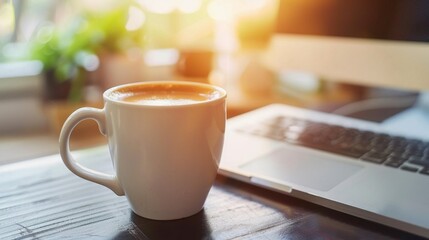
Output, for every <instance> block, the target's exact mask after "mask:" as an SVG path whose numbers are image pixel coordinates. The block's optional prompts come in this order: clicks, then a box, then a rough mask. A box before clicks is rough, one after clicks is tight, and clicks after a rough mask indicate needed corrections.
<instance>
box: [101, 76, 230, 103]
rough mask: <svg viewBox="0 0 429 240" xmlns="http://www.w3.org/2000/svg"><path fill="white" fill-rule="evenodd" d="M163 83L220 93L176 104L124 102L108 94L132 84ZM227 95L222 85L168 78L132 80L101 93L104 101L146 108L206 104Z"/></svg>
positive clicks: (222, 98)
mask: <svg viewBox="0 0 429 240" xmlns="http://www.w3.org/2000/svg"><path fill="white" fill-rule="evenodd" d="M154 84H156V85H164V84H175V85H185V86H197V87H203V88H211V89H213V90H214V91H217V92H219V93H220V95H219V96H216V97H215V98H213V99H207V100H204V101H196V102H191V103H185V104H178V105H149V104H141V103H135V102H126V101H122V100H118V99H114V98H113V97H111V96H110V94H111V93H112V92H114V91H117V90H119V89H122V88H126V87H133V86H139V85H154ZM226 97H227V93H226V90H225V89H223V88H222V87H219V86H216V85H212V84H208V83H199V82H188V81H180V80H169V81H144V82H143V81H142V82H134V83H126V84H121V85H117V86H114V87H111V88H109V89H107V90H106V91H104V93H103V99H104V102H105V103H107V102H111V103H115V104H119V105H126V106H136V107H148V108H172V107H173V108H178V107H189V106H196V105H206V104H210V103H214V102H218V101H221V100H224V99H225V98H226Z"/></svg>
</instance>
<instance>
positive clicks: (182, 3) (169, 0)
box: [137, 0, 202, 14]
mask: <svg viewBox="0 0 429 240" xmlns="http://www.w3.org/2000/svg"><path fill="white" fill-rule="evenodd" d="M137 2H139V3H140V4H141V5H142V6H143V7H144V8H145V9H146V10H148V11H149V12H153V13H159V14H168V13H171V12H173V11H175V10H178V11H180V12H183V13H193V12H196V11H198V10H199V9H200V7H201V5H202V0H156V1H154V0H137Z"/></svg>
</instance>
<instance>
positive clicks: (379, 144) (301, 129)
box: [240, 116, 429, 176]
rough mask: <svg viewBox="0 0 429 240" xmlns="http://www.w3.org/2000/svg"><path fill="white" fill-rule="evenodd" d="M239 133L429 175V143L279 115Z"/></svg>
mask: <svg viewBox="0 0 429 240" xmlns="http://www.w3.org/2000/svg"><path fill="white" fill-rule="evenodd" d="M240 131H241V132H246V133H249V134H253V135H257V136H262V137H267V138H270V139H274V140H278V141H283V142H287V143H289V144H295V145H300V146H303V147H309V148H313V149H317V150H322V151H326V152H330V153H335V154H340V155H344V156H347V157H351V158H354V159H356V160H361V161H367V162H371V163H374V164H380V165H384V166H386V167H392V168H398V169H402V170H405V171H409V172H414V173H420V174H422V175H426V176H429V142H426V141H422V140H418V139H410V138H405V137H400V136H392V135H388V134H384V133H376V132H372V131H364V130H359V129H355V128H348V127H343V126H339V125H333V124H327V123H321V122H316V121H310V120H305V119H299V118H295V117H286V116H278V117H275V118H272V119H268V120H266V121H264V122H263V123H262V124H260V123H259V124H257V125H253V126H250V127H249V126H247V127H246V128H242V129H240Z"/></svg>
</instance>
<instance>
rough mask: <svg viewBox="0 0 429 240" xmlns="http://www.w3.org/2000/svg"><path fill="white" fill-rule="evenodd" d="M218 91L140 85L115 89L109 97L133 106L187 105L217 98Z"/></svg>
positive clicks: (178, 86)
mask: <svg viewBox="0 0 429 240" xmlns="http://www.w3.org/2000/svg"><path fill="white" fill-rule="evenodd" d="M221 95H222V93H221V92H219V91H218V90H216V89H214V88H211V87H205V86H194V85H182V84H174V83H173V84H141V85H135V86H128V87H124V88H120V89H117V90H115V91H113V92H111V93H110V95H109V97H111V98H113V99H115V100H117V101H123V102H128V103H134V104H141V105H150V106H173V105H188V104H194V103H198V102H205V101H209V100H213V99H216V98H219V97H220V96H221Z"/></svg>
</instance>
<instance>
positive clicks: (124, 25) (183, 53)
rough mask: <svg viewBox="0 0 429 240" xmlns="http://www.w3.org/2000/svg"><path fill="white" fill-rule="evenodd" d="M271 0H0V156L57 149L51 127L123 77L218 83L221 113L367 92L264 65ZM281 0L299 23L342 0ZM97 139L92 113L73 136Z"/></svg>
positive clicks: (272, 24)
mask: <svg viewBox="0 0 429 240" xmlns="http://www.w3.org/2000/svg"><path fill="white" fill-rule="evenodd" d="M279 2H280V0H157V1H153V0H125V1H114V0H91V1H88V0H86V1H84V0H62V1H56V0H0V164H1V163H6V162H12V161H17V160H23V159H28V158H31V157H37V156H43V155H47V154H53V153H57V152H58V149H57V148H58V143H57V142H58V140H57V139H58V134H59V131H60V129H61V126H62V124H63V122H64V120H65V119H66V118H67V116H68V115H69V114H70V113H71V112H72V111H74V110H75V109H77V108H79V107H82V106H94V107H99V108H102V107H103V103H102V93H103V91H104V90H106V89H107V88H109V87H112V86H115V85H119V84H124V83H129V82H136V81H149V80H151V81H154V80H155V81H156V80H172V79H174V80H183V81H197V82H206V83H210V84H216V85H220V86H222V87H224V88H226V89H227V91H228V94H229V95H228V115H229V116H234V115H237V114H240V113H243V112H246V111H249V110H251V109H254V108H256V107H260V106H263V105H265V104H268V103H271V102H284V103H288V104H291V105H297V106H305V107H311V108H315V109H329V108H333V106H334V107H338V106H339V105H341V104H345V103H348V102H351V101H355V100H359V99H362V98H363V97H364V96H368V95H371V94H373V93H374V89H373V88H369V87H365V86H357V85H351V84H346V83H340V82H329V81H324V79H323V77H321V76H317V75H315V74H313V73H306V72H289V73H288V74H287V75H281V74H279V73H278V72H274V71H272V69H270V68H267V67H266V66H264V64H263V63H262V61H261V55H263V54H264V51H265V50H266V48H267V46H268V45H269V43H270V41H271V38H272V35H273V33H274V32H275V31H276V27H277V26H276V21H277V17H278V16H277V14H278V12H279V11H278V8H279ZM289 2H290V3H289V5H287V7H288V8H287V13H288V14H286V15H285V16H289V17H290V18H289V20H288V21H296V22H297V24H298V26H301V25H300V24H303V23H305V21H304V20H305V19H306V18H309V17H311V16H314V15H315V14H316V15H317V14H319V15H321V14H322V15H323V14H325V15H326V16H329V12H326V11H324V9H325V10H326V7H327V6H331V5H333V4H338V3H339V2H341V1H334V0H325V1H317V4H315V2H312V3H311V4H312V5H311V8H309V9H310V11H309V12H307V15H305V14H304V15H296V14H295V15H294V9H295V8H302V7H303V6H305V5H306V4H307V3H309V1H292V0H290V1H289ZM386 4H389V2H388V1H387V2H386ZM282 6H285V5H284V4H283V5H282ZM309 6H310V5H309ZM368 24H371V23H370V22H368ZM303 27H305V28H309V29H312V30H313V31H316V32H323V31H330V29H329V28H326V25H311V24H310V25H307V26H303ZM279 83H281V84H279ZM376 90H377V91H376V92H377V93H378V94H380V92H381V94H384V93H385V91H384V90H383V91H380V90H379V89H376ZM393 92H394V94H397V92H396V91H393ZM388 94H392V91H389V92H388ZM399 94H403V93H402V92H400V93H399ZM405 94H406V95H407V96H408V95H411V96H413V92H406V93H405ZM412 100H413V99H411V102H410V104H412ZM104 143H105V139H104V138H103V137H102V136H101V135H100V134H99V133H98V129H97V127H96V124H95V123H93V122H92V121H85V122H84V123H83V124H80V125H79V126H78V127H77V130H76V131H75V132H74V133H73V136H72V148H81V147H88V146H94V145H99V144H104Z"/></svg>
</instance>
